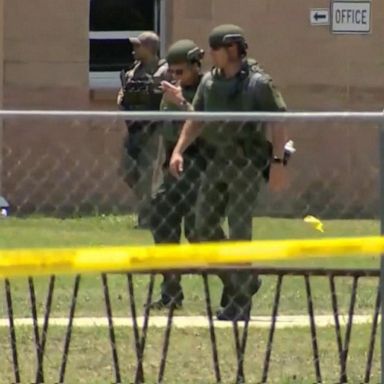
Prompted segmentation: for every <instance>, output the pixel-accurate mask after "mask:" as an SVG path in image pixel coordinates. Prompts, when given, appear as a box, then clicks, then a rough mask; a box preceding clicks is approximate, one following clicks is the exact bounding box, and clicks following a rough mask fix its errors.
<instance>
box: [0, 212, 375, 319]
mask: <svg viewBox="0 0 384 384" xmlns="http://www.w3.org/2000/svg"><path fill="white" fill-rule="evenodd" d="M133 224H134V220H133V218H132V217H131V216H121V217H119V216H118V217H115V216H106V217H98V218H81V219H67V220H59V219H52V218H30V219H18V218H9V219H6V220H1V221H0V248H3V249H7V248H16V247H22V248H25V247H32V248H33V247H65V246H80V245H82V246H98V245H131V244H135V245H137V244H141V245H146V244H152V239H151V235H150V233H149V232H148V231H143V230H135V229H133ZM324 225H325V231H326V232H325V234H321V233H320V232H317V231H315V230H314V229H313V228H312V227H311V226H309V225H308V224H306V223H304V222H303V221H302V220H299V219H297V220H294V219H270V218H257V219H255V220H254V238H255V239H271V238H272V239H280V238H284V239H286V238H321V237H323V236H367V235H376V234H377V233H378V232H379V223H378V222H376V221H369V220H336V221H326V222H324ZM106 257H107V256H106ZM270 264H271V265H273V263H270ZM279 265H285V266H288V265H289V266H327V267H335V268H339V267H340V268H341V267H347V268H365V267H369V268H375V267H378V266H379V258H378V257H375V256H369V257H365V258H352V257H351V258H342V259H338V258H332V257H330V258H328V259H321V260H305V261H303V260H300V261H291V262H285V263H280V264H279ZM134 281H135V292H136V299H137V304H138V307H139V311H140V309H141V308H142V304H143V303H144V302H145V297H146V294H147V286H148V281H149V277H148V276H135V278H134ZM160 281H161V277H157V279H156V291H155V295H156V297H157V295H158V286H159V283H160ZM108 282H109V287H110V294H111V300H112V306H113V311H114V315H116V316H128V315H129V303H128V294H127V279H126V277H125V276H120V275H113V276H109V281H108ZM336 282H337V288H338V291H339V301H340V306H341V308H342V310H343V311H346V309H347V307H348V303H349V294H350V291H351V283H352V281H351V279H350V278H340V279H338V280H337V281H336ZM73 283H74V277H73V276H60V277H59V278H58V279H57V281H56V286H55V294H54V299H53V309H52V316H65V315H66V314H67V313H68V310H69V304H70V299H71V295H72V286H73ZM11 284H12V293H13V299H14V307H15V315H16V316H20V317H21V316H22V317H24V316H30V307H29V295H28V286H27V281H26V279H25V278H20V279H12V281H11ZM275 284H276V278H274V277H264V278H263V286H262V288H261V290H260V291H259V293H258V295H257V296H256V298H255V305H254V313H253V314H254V315H265V314H269V313H270V312H271V303H272V300H273V297H274V290H275ZM35 285H36V292H37V299H38V310H39V311H40V312H39V313H40V314H43V307H44V302H45V296H46V291H47V286H48V279H47V278H37V279H35ZM183 286H184V291H185V296H186V299H185V305H184V309H183V310H182V311H181V312H180V314H204V313H205V305H204V294H203V283H202V279H201V278H200V277H198V276H185V277H184V278H183ZM376 287H377V281H376V279H361V281H360V282H359V290H358V297H357V304H356V305H357V307H356V309H357V311H359V312H362V313H372V308H373V303H374V300H375V290H376ZM210 288H211V292H212V296H213V304H214V305H216V303H218V300H219V297H220V291H221V283H220V281H219V279H218V278H217V277H215V276H212V277H211V278H210ZM312 288H313V296H314V305H315V312H316V313H317V314H320V313H330V312H331V301H330V295H329V283H328V280H327V278H313V279H312ZM1 289H3V286H1ZM0 294H1V297H4V293H3V292H0ZM305 297H306V296H305V286H304V280H303V278H301V277H288V278H286V279H285V280H284V281H283V291H282V297H281V307H280V312H281V313H284V314H299V313H306V304H305ZM0 311H1V312H0V317H4V316H6V308H5V305H3V306H2V307H1V308H0ZM104 313H105V305H104V297H103V289H102V284H101V279H100V277H99V276H92V275H89V276H84V277H82V281H81V285H80V292H79V298H78V307H77V312H76V314H77V316H102V315H103V314H104Z"/></svg>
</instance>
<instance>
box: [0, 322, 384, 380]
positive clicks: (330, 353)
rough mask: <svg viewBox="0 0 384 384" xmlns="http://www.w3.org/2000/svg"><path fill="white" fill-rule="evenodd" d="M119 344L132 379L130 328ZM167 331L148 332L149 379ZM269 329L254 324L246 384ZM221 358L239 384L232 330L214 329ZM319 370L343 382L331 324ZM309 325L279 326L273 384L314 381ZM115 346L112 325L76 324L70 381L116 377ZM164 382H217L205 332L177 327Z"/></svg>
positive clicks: (361, 346) (359, 347) (4, 342)
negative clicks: (113, 357)
mask: <svg viewBox="0 0 384 384" xmlns="http://www.w3.org/2000/svg"><path fill="white" fill-rule="evenodd" d="M64 333H65V329H64V328H50V329H49V332H48V340H47V345H46V357H45V364H44V367H45V382H47V383H54V382H58V378H59V367H60V362H61V356H62V349H63V343H64ZM369 334H370V328H369V327H368V326H363V325H359V326H355V327H353V330H352V337H351V344H350V351H349V359H348V366H347V373H348V379H349V382H351V383H361V382H363V378H364V372H365V364H366V354H367V351H368V340H369ZM116 336H117V339H116V345H117V350H118V357H119V363H120V369H121V375H122V382H123V383H132V382H133V381H132V380H133V377H134V370H135V366H136V365H135V364H136V356H135V349H134V345H133V335H132V329H130V328H119V329H117V332H116ZM17 338H18V347H19V361H20V373H21V381H22V382H24V383H26V382H33V381H34V370H35V363H36V357H35V350H34V345H33V333H32V327H20V328H17ZM163 338H164V330H161V329H155V328H153V329H150V331H149V333H148V339H147V346H146V350H145V357H144V372H145V375H146V382H147V383H154V382H157V381H156V377H157V374H158V370H159V365H160V359H161V353H162V352H161V351H162V343H163ZM267 338H268V332H267V330H261V329H254V328H252V329H251V330H250V333H249V338H248V344H247V351H246V357H245V378H246V382H247V383H258V382H260V380H261V373H262V367H263V361H264V356H265V349H266V343H267ZM217 340H218V352H219V362H220V369H221V374H222V379H223V381H222V382H223V383H234V378H235V372H236V355H235V347H234V343H233V332H232V330H231V329H221V330H217ZM318 342H319V350H320V368H321V372H322V376H323V382H324V383H335V382H338V381H339V374H340V366H339V360H338V354H337V344H336V338H335V332H334V329H333V328H322V329H319V330H318ZM378 343H379V335H378V336H377V338H376V349H375V354H374V360H373V368H372V377H371V382H372V383H377V382H379V378H380V377H379V372H380V370H379V359H380V354H379V350H378V345H379V344H378ZM0 345H1V346H2V347H1V349H2V356H3V358H2V359H0V382H1V383H9V382H12V380H13V377H12V363H11V354H10V351H9V349H8V335H7V334H6V331H5V330H4V329H2V330H0ZM312 356H313V355H312V349H311V338H310V333H309V329H299V328H296V329H289V330H284V329H281V330H277V331H276V334H275V342H274V344H273V349H272V359H271V363H270V373H269V380H268V383H279V384H280V383H283V384H284V383H285V384H288V383H289V384H293V383H295V384H310V383H314V382H315V378H316V376H315V371H314V365H313V360H312ZM114 381H115V379H114V373H113V362H112V355H111V347H110V344H109V339H108V330H107V328H87V329H84V328H76V329H75V330H74V333H73V338H72V343H71V346H70V354H69V360H68V365H67V370H66V376H65V382H67V383H77V384H81V383H84V384H85V383H96V384H101V383H111V382H114ZM164 382H165V383H169V384H181V383H190V384H192V383H193V384H198V383H201V384H210V383H214V382H215V380H214V371H213V363H212V354H211V344H210V338H209V334H208V331H207V330H204V329H191V328H190V329H173V330H172V334H171V342H170V348H169V354H168V359H167V366H166V370H165V378H164Z"/></svg>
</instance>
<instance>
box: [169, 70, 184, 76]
mask: <svg viewBox="0 0 384 384" xmlns="http://www.w3.org/2000/svg"><path fill="white" fill-rule="evenodd" d="M168 72H169V73H170V74H171V75H176V76H181V75H182V74H183V73H184V69H181V68H179V69H171V68H169V69H168Z"/></svg>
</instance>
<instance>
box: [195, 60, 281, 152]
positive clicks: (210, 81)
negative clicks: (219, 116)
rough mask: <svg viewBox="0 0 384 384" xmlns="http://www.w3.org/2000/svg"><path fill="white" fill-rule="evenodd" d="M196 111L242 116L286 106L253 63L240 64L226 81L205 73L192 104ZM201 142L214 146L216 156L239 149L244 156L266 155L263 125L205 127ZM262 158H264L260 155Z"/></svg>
mask: <svg viewBox="0 0 384 384" xmlns="http://www.w3.org/2000/svg"><path fill="white" fill-rule="evenodd" d="M193 107H194V109H195V110H196V111H208V112H221V111H222V112H243V111H259V112H274V111H285V110H286V105H285V103H284V100H283V98H282V96H281V94H280V92H279V91H278V90H277V89H276V88H275V87H274V85H273V83H272V81H271V78H270V77H269V76H268V75H267V74H266V73H264V72H263V71H262V70H261V69H260V67H258V66H257V65H256V64H255V63H254V62H252V63H250V62H248V61H244V63H243V66H242V68H241V70H240V72H239V73H238V74H237V75H236V76H235V77H233V78H230V79H227V78H225V77H224V76H223V75H221V73H220V71H219V70H217V69H215V68H214V69H213V70H212V71H210V72H209V73H207V74H206V75H205V76H204V77H203V79H202V81H201V83H200V86H199V88H198V90H197V92H196V95H195V98H194V100H193ZM202 138H203V139H205V140H206V141H207V142H208V143H210V144H212V145H213V146H215V148H216V150H217V153H218V155H220V153H221V154H222V155H223V156H224V157H228V156H233V155H234V154H236V153H237V147H239V146H240V147H242V150H243V152H245V155H246V156H253V155H254V154H256V153H257V152H259V154H260V152H264V150H265V151H267V148H268V146H267V140H266V136H265V124H263V123H260V122H259V123H258V122H255V123H238V122H231V123H223V122H212V123H206V124H205V126H204V129H203V132H202ZM262 155H263V156H262V157H265V155H266V154H264V153H263V154H262Z"/></svg>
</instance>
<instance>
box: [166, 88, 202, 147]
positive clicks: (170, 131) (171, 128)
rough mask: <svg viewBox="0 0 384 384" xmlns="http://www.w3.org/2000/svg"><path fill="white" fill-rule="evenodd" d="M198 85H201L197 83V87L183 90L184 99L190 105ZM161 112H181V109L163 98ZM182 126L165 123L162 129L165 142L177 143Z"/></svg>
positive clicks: (174, 123) (177, 123) (176, 123)
mask: <svg viewBox="0 0 384 384" xmlns="http://www.w3.org/2000/svg"><path fill="white" fill-rule="evenodd" d="M198 85H199V83H197V84H196V85H195V86H192V87H184V88H182V93H183V96H184V99H185V100H187V101H188V103H192V101H193V98H194V96H195V94H196V90H197V87H198ZM160 110H161V111H180V108H179V107H178V106H177V105H175V104H173V103H167V102H166V101H165V100H164V98H163V99H162V100H161V103H160ZM182 125H183V124H182V123H180V122H165V123H164V125H163V127H162V129H161V134H162V135H163V137H164V139H165V140H167V141H172V142H176V141H177V139H178V137H179V134H180V129H181V127H182Z"/></svg>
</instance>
